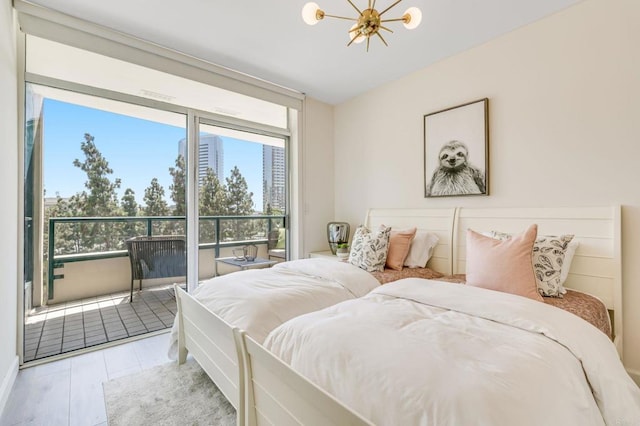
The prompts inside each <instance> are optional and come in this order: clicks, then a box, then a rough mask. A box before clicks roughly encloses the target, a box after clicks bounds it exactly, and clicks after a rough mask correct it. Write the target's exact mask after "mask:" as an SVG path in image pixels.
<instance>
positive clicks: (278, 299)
mask: <svg viewBox="0 0 640 426" xmlns="http://www.w3.org/2000/svg"><path fill="white" fill-rule="evenodd" d="M379 285H380V284H379V283H378V281H377V280H376V279H375V278H374V277H373V275H371V274H370V273H368V272H366V271H364V270H362V269H360V268H358V267H356V266H353V265H350V264H348V263H343V262H336V261H333V260H329V259H319V258H313V259H302V260H294V261H290V262H282V263H278V264H276V265H274V266H273V267H271V268H268V269H256V270H246V271H239V272H234V273H231V274H227V275H222V276H219V277H215V278H212V279H210V280H207V281H205V282H203V283H201V284H200V285H199V286H198V287H197V288H196V289H195V290H194V291H193V293H192V296H194V297H195V298H196V299H198V300H199V301H200V302H201V303H203V304H204V305H205V306H206V307H207V308H209V309H210V310H211V311H212V312H215V313H216V314H217V315H219V316H220V317H222V318H223V319H224V320H225V321H227V322H228V323H229V324H232V325H234V326H236V327H238V328H240V329H242V330H245V331H246V332H247V333H248V334H249V335H250V336H251V337H253V338H254V339H255V340H256V341H258V342H260V343H262V342H263V341H264V339H265V337H266V336H267V334H269V332H270V331H271V330H273V329H274V328H276V327H277V326H279V325H280V324H282V323H283V322H285V321H287V320H289V319H291V318H293V317H296V316H298V315H302V314H305V313H308V312H313V311H317V310H319V309H323V308H326V307H328V306H331V305H335V304H336V303H339V302H342V301H344V300H348V299H353V298H356V297H361V296H364V295H365V294H367V293H368V292H369V291H371V290H372V289H374V288H376V287H378V286H379ZM177 341H178V331H177V326H176V323H175V322H174V324H173V328H172V330H171V340H170V347H169V357H170V358H172V359H176V357H177Z"/></svg>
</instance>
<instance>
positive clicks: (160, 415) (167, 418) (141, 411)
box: [102, 359, 236, 426]
mask: <svg viewBox="0 0 640 426" xmlns="http://www.w3.org/2000/svg"><path fill="white" fill-rule="evenodd" d="M102 386H103V389H104V399H105V405H106V407H107V419H108V424H109V425H110V426H119V425H127V426H130V425H136V426H137V425H193V426H201V425H202V426H203V425H222V426H226V425H229V426H231V425H235V424H236V411H235V409H234V408H233V406H232V405H231V404H230V403H229V401H227V399H226V398H225V397H224V395H222V393H221V392H220V391H219V390H218V388H217V387H216V385H215V384H214V383H213V382H212V381H211V379H210V378H209V376H207V374H206V373H205V372H204V370H202V368H201V367H200V366H199V365H198V363H197V362H195V361H194V360H192V359H191V360H188V361H187V362H186V363H185V364H183V365H180V366H178V365H177V364H176V363H169V364H164V365H160V366H158V367H154V368H152V369H149V370H146V371H142V372H140V373H136V374H132V375H130V376H125V377H120V378H118V379H114V380H110V381H108V382H104V383H103V384H102Z"/></svg>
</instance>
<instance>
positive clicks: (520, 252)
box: [467, 224, 542, 302]
mask: <svg viewBox="0 0 640 426" xmlns="http://www.w3.org/2000/svg"><path fill="white" fill-rule="evenodd" d="M537 234H538V225H535V224H534V225H531V226H530V227H529V228H528V229H527V230H526V231H525V232H524V233H522V234H518V235H514V236H512V237H511V238H509V239H506V240H498V239H495V238H491V237H487V236H485V235H482V234H479V233H477V232H475V231H472V230H471V229H469V230H467V285H472V286H475V287H482V288H487V289H489V290H497V291H502V292H505V293H512V294H517V295H519V296H524V297H528V298H530V299H533V300H537V301H539V302H542V296H540V294H539V293H538V287H537V285H536V278H535V275H534V272H533V261H532V256H533V245H534V243H535V241H536V235H537Z"/></svg>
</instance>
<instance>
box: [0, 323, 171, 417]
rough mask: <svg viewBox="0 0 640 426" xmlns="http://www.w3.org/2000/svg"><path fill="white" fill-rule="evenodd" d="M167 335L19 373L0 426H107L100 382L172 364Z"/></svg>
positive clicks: (26, 369) (30, 368)
mask: <svg viewBox="0 0 640 426" xmlns="http://www.w3.org/2000/svg"><path fill="white" fill-rule="evenodd" d="M168 347H169V333H163V334H160V335H156V336H152V337H147V338H144V339H140V340H136V341H134V342H129V343H124V344H122V345H118V346H113V347H110V348H106V349H102V350H98V351H95V352H90V353H86V354H82V355H77V356H73V357H70V358H66V359H63V360H60V361H54V362H50V363H47V364H42V365H38V366H35V367H29V368H25V369H23V370H20V372H19V373H18V377H17V379H16V382H15V384H14V386H13V390H12V392H11V396H10V397H9V400H8V402H7V405H6V407H5V410H4V412H3V413H2V416H1V417H0V425H2V426H5V425H6V426H13V425H52V426H58V425H82V426H94V425H105V426H106V424H107V414H106V410H105V404H104V394H103V392H102V382H104V381H108V380H111V379H115V378H117V377H122V376H126V375H129V374H133V373H137V372H139V371H142V370H146V369H149V368H152V367H155V366H157V365H160V364H164V363H167V362H171V361H170V360H169V358H168V357H167V349H168Z"/></svg>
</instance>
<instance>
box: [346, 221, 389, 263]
mask: <svg viewBox="0 0 640 426" xmlns="http://www.w3.org/2000/svg"><path fill="white" fill-rule="evenodd" d="M390 234H391V227H387V226H384V225H380V228H379V229H378V230H377V231H376V232H371V231H370V230H369V228H367V227H366V226H359V227H358V228H357V229H356V232H355V234H354V235H353V241H351V252H350V253H349V263H351V264H352V265H355V266H357V267H358V268H360V269H364V270H365V271H367V272H377V271H384V265H385V263H386V262H387V252H388V251H389V235H390Z"/></svg>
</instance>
